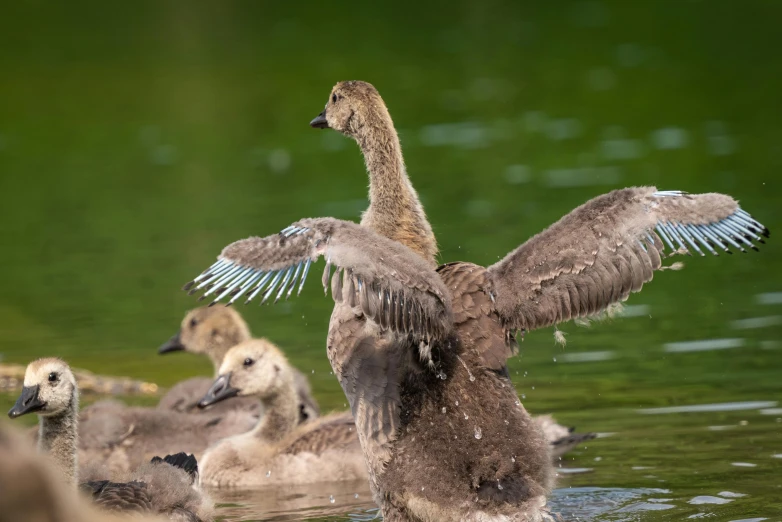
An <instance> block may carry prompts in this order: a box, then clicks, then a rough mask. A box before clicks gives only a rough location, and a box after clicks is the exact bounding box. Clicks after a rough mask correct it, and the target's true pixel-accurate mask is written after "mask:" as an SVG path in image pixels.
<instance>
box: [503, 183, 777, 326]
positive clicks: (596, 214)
mask: <svg viewBox="0 0 782 522" xmlns="http://www.w3.org/2000/svg"><path fill="white" fill-rule="evenodd" d="M768 235H769V232H768V230H767V229H766V228H765V227H764V226H763V225H761V224H760V223H758V222H757V221H755V220H754V219H753V218H752V217H751V216H750V215H749V214H747V213H746V212H745V211H743V210H742V209H741V208H739V206H738V203H737V202H736V201H735V200H734V199H733V198H731V197H730V196H725V195H723V194H687V193H686V192H676V191H666V192H658V191H657V189H656V188H654V187H638V188H627V189H622V190H615V191H613V192H610V193H608V194H604V195H602V196H598V197H596V198H594V199H592V200H591V201H588V202H587V203H585V204H584V205H581V206H580V207H578V208H577V209H575V210H574V211H572V212H571V213H570V214H568V215H566V216H565V217H563V218H562V219H560V220H559V221H558V222H557V223H555V224H553V225H552V226H550V227H549V228H547V229H546V230H544V231H543V232H541V233H540V234H538V235H536V236H534V237H532V238H531V239H530V240H528V241H527V242H526V243H524V244H523V245H521V246H520V247H519V248H517V249H516V250H514V251H513V252H511V253H510V254H508V255H507V256H506V257H505V258H504V259H503V260H501V261H499V262H498V263H496V264H494V265H492V266H491V267H489V272H490V274H491V278H492V280H493V283H494V292H495V295H494V298H495V299H496V303H495V307H496V310H497V312H498V313H499V314H500V316H501V317H502V318H503V320H504V321H505V323H506V325H507V326H508V327H509V328H517V329H524V330H532V329H534V328H541V327H544V326H549V325H552V324H556V323H559V322H562V321H567V320H569V319H571V318H575V317H583V316H588V315H592V314H595V313H597V312H600V311H602V310H603V309H605V308H606V307H607V306H608V305H610V304H612V303H615V302H617V301H623V300H625V299H626V298H627V296H628V295H629V294H630V292H637V291H639V290H640V289H641V287H642V286H643V284H644V283H645V282H647V281H650V280H651V279H652V272H653V271H654V270H658V269H660V268H661V264H662V257H663V256H664V255H665V248H666V246H667V247H668V249H669V251H670V253H669V254H668V255H670V254H673V253H691V252H697V253H698V254H700V255H705V251H708V252H711V253H712V254H714V255H717V253H718V251H719V250H724V251H725V252H728V253H730V250H729V249H730V247H733V248H735V249H738V250H741V251H742V252H746V248H752V249H754V250H757V248H756V247H755V245H754V243H753V241H757V242H760V243H763V242H764V241H763V237H762V236H765V237H768Z"/></svg>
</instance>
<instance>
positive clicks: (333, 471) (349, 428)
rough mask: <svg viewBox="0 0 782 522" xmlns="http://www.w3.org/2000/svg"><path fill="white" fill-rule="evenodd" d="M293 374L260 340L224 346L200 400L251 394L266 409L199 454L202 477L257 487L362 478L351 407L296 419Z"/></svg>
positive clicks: (204, 402)
mask: <svg viewBox="0 0 782 522" xmlns="http://www.w3.org/2000/svg"><path fill="white" fill-rule="evenodd" d="M294 380H295V375H294V373H293V370H292V367H291V365H290V364H289V363H288V361H287V359H286V358H285V356H284V355H283V354H282V352H281V351H280V350H279V349H278V348H277V347H276V346H274V345H273V344H271V343H270V342H268V341H266V340H264V339H253V340H250V341H245V342H243V343H240V344H238V345H236V346H234V347H233V348H231V349H230V350H229V351H228V353H227V354H226V355H225V358H224V360H223V364H222V365H221V366H220V375H219V377H218V378H217V380H215V382H214V384H213V385H212V387H211V388H210V389H209V391H208V392H207V393H206V395H205V396H204V398H203V399H202V400H201V401H200V402H199V406H202V407H206V406H209V405H211V404H214V403H216V402H219V401H222V400H225V399H228V398H231V397H255V398H256V400H258V399H260V401H261V402H262V403H263V409H264V412H265V413H264V415H263V417H262V418H261V420H260V421H259V422H258V424H257V426H255V428H254V429H253V430H252V431H250V432H248V433H244V434H241V435H234V436H233V437H229V438H226V439H224V440H221V441H220V442H218V443H216V444H214V445H213V446H211V447H210V448H209V449H208V450H207V451H206V452H205V453H204V456H203V457H202V459H201V483H202V484H208V485H210V486H218V487H226V486H231V487H250V486H252V487H262V486H267V485H268V486H279V485H280V484H309V483H316V482H334V481H338V480H339V481H343V480H360V479H363V480H366V479H367V478H368V475H367V468H366V464H365V463H364V457H363V455H362V453H361V447H360V446H359V443H358V438H357V436H356V429H355V424H354V422H353V418H352V416H351V414H350V412H344V413H336V414H331V415H327V416H325V417H321V418H319V419H317V420H314V421H311V422H307V423H305V424H299V423H298V397H297V394H296V391H295V388H294Z"/></svg>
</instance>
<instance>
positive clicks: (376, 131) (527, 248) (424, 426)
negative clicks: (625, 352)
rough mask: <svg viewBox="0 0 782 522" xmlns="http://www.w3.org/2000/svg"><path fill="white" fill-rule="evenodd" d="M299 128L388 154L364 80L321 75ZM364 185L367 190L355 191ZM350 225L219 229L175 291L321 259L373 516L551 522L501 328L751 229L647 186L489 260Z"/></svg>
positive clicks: (225, 287) (623, 289) (697, 199)
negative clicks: (216, 240) (434, 256)
mask: <svg viewBox="0 0 782 522" xmlns="http://www.w3.org/2000/svg"><path fill="white" fill-rule="evenodd" d="M311 124H312V125H313V126H315V127H324V128H325V127H329V128H332V129H335V130H338V131H339V132H342V133H343V134H345V135H346V136H348V137H351V138H353V139H355V140H356V141H357V142H358V143H359V145H360V146H361V147H362V151H363V152H364V153H365V155H366V154H367V152H371V151H370V150H369V149H377V150H378V153H379V154H384V155H386V156H397V155H398V156H399V157H401V151H400V150H398V148H399V147H398V140H396V141H395V140H394V139H393V135H394V134H395V131H394V129H393V125H392V123H391V120H390V117H387V110H385V105H384V103H383V101H382V99H381V98H380V95H379V94H378V92H377V90H376V89H375V88H374V87H373V86H372V85H370V84H368V83H366V82H341V83H339V84H337V86H336V87H335V88H334V89H333V90H332V92H331V95H330V96H329V101H328V102H327V104H326V108H325V110H324V111H323V112H322V113H321V114H320V115H319V116H318V117H316V118H315V119H314V120H313V121H312V122H311ZM384 162H385V160H384ZM398 170H399V169H397V172H398ZM386 176H387V178H388V179H378V180H373V179H372V177H373V173H372V172H370V184H372V183H375V181H377V183H378V184H380V185H382V184H383V183H385V182H388V183H390V184H391V186H394V187H397V188H398V187H400V186H402V187H404V185H405V183H400V182H399V180H398V179H394V178H393V176H394V174H393V173H390V174H387V175H386ZM403 181H404V180H403ZM380 185H379V186H380ZM391 192H393V189H392V190H391ZM383 193H384V192H383ZM381 196H382V193H381V191H378V192H377V193H376V192H375V191H373V190H372V189H370V198H374V197H381ZM399 201H400V200H399V199H398V198H394V197H390V198H387V199H385V200H384V202H385V203H384V204H386V205H394V204H395V202H396V203H398V202H399ZM373 204H374V201H370V208H372V206H373ZM399 210H400V209H399V208H395V207H390V208H389V210H388V212H389V214H391V213H393V212H395V211H399ZM378 211H379V209H378ZM384 219H390V218H389V216H384ZM363 221H364V220H363V218H362V222H363ZM362 224H363V225H364V226H362V225H359V224H356V223H353V222H350V221H343V220H339V219H335V218H328V217H326V218H308V219H302V220H299V221H297V222H295V223H293V224H292V225H290V226H289V227H286V228H285V229H283V230H282V231H280V232H279V233H277V234H273V235H270V236H266V237H263V238H261V237H251V238H248V239H244V240H240V241H236V242H234V243H232V244H230V245H228V246H227V247H225V248H224V249H223V251H222V253H221V254H220V256H219V257H218V260H217V262H215V263H214V264H212V265H211V266H210V267H209V268H207V269H206V270H205V271H204V272H203V273H202V274H201V275H199V276H198V277H196V278H195V279H194V280H193V281H191V282H189V283H188V284H186V285H185V288H184V289H185V290H187V291H191V292H197V291H199V290H203V291H204V295H205V296H208V295H213V294H214V295H215V298H214V301H213V302H218V301H221V300H223V299H226V298H227V299H228V302H229V304H230V303H233V302H235V301H236V300H237V299H238V298H240V297H241V296H243V295H245V294H246V295H247V298H246V300H247V301H251V300H252V299H254V298H255V297H256V296H259V295H261V298H260V300H261V302H265V301H267V300H269V299H270V298H271V297H272V295H274V301H275V302H276V301H278V300H279V299H280V298H281V297H282V296H283V295H284V296H286V298H287V297H289V296H290V295H291V293H292V291H293V289H294V287H295V286H298V288H299V289H301V288H302V286H303V284H304V281H305V280H306V277H307V275H308V273H309V269H310V268H311V265H312V262H314V261H317V260H318V259H319V258H320V257H321V256H323V257H325V258H326V270H324V273H323V278H322V281H323V285H324V289H327V288H328V284H329V280H330V282H331V293H332V297H333V299H334V301H335V307H334V311H333V312H332V316H331V321H330V324H329V331H328V334H327V338H326V348H327V355H328V357H329V361H330V363H331V366H332V368H333V370H334V374H335V375H336V376H337V379H338V380H339V382H340V384H341V385H342V389H343V391H344V392H345V395H346V397H347V398H348V402H349V403H350V407H351V410H352V412H353V417H354V419H355V422H356V429H357V431H358V437H359V441H360V443H361V448H362V451H363V453H364V456H365V459H366V462H367V467H368V469H369V477H370V486H371V488H372V491H373V494H374V497H375V501H376V502H377V503H378V504H379V505H380V506H381V508H382V512H383V518H384V520H386V522H401V521H419V522H420V521H424V520H466V521H489V520H492V521H494V520H496V521H500V520H502V521H507V522H530V521H539V520H550V519H552V515H551V514H550V512H549V511H548V510H547V509H546V507H545V505H546V497H547V495H548V493H549V491H550V489H551V487H552V486H553V482H554V470H553V466H552V463H551V449H550V446H549V444H548V443H547V441H546V440H545V437H544V435H543V433H542V431H541V429H540V427H539V426H537V425H536V424H535V422H534V421H533V420H532V419H531V417H530V415H529V414H528V413H527V411H526V409H525V408H524V407H523V406H522V404H521V403H520V401H519V398H518V396H517V394H516V392H515V390H514V389H513V386H512V384H511V382H510V379H509V375H508V370H507V365H506V363H507V359H508V358H509V357H511V356H512V355H513V354H515V353H516V352H517V344H516V336H517V334H518V332H521V333H522V334H524V333H525V332H529V331H531V330H535V329H538V328H542V327H545V326H552V325H555V324H558V323H560V322H563V321H568V320H571V319H573V318H578V317H587V316H592V315H594V314H597V313H600V312H601V311H603V310H605V309H606V308H607V307H609V306H610V305H612V304H613V303H616V302H619V301H623V300H625V299H627V297H628V296H629V295H630V293H631V292H637V291H639V290H640V289H641V287H642V286H643V284H644V283H647V282H649V281H650V280H651V279H652V277H653V272H654V271H655V270H660V269H661V268H664V267H663V264H662V260H663V256H666V254H667V253H666V252H665V251H666V244H667V246H668V248H669V249H670V253H671V254H677V253H682V252H689V251H690V248H691V249H692V251H694V252H697V253H703V251H702V250H701V248H703V249H706V250H708V251H709V252H711V253H713V254H716V253H717V249H721V250H725V251H729V250H730V248H731V247H733V248H735V249H739V250H742V251H745V247H750V246H751V247H752V248H756V246H755V244H754V243H753V241H757V242H762V241H763V237H762V236H765V237H768V230H767V229H766V228H765V227H764V226H763V225H762V224H760V223H759V222H757V221H756V220H755V219H754V218H752V217H751V216H750V215H749V214H748V213H746V212H745V211H744V210H742V209H741V208H740V207H739V206H738V203H737V202H736V201H735V200H734V199H733V198H731V197H729V196H726V195H723V194H687V193H684V192H680V191H659V190H657V189H656V188H655V187H634V188H627V189H622V190H615V191H613V192H610V193H608V194H605V195H602V196H598V197H596V198H594V199H592V200H590V201H588V202H586V203H585V204H583V205H582V206H580V207H578V208H576V209H575V210H573V211H572V212H570V213H569V214H567V215H566V216H565V217H563V218H562V219H561V220H560V221H558V222H557V223H555V224H554V225H552V226H551V227H549V228H548V229H546V230H544V231H543V232H541V233H539V234H538V235H536V236H534V237H532V238H531V239H530V240H528V241H527V242H526V243H523V244H522V245H521V246H519V247H518V248H516V249H515V250H513V251H511V252H510V253H509V254H508V255H507V256H506V257H505V258H504V259H502V260H500V261H499V262H497V263H495V264H493V265H491V266H489V267H482V266H479V265H476V264H473V263H468V262H453V263H448V264H445V265H441V266H440V267H438V268H437V269H433V268H432V265H433V263H432V262H431V259H427V258H426V256H423V255H422V254H421V252H418V251H415V250H414V249H411V247H408V246H407V245H405V244H403V243H402V242H400V241H398V240H395V239H392V238H389V237H386V236H385V235H384V234H381V233H378V232H377V229H376V227H378V228H379V226H378V225H374V224H372V226H367V225H370V224H371V223H362ZM663 241H665V243H663ZM674 241H675V242H676V245H675V246H674V244H673V242H674ZM419 243H420V242H419ZM685 243H686V244H685ZM419 246H420V245H419ZM332 266H334V267H335V268H336V271H335V273H334V275H333V277H332V276H331V267H332ZM486 405H492V407H491V408H490V409H489V408H487V407H486ZM433 476H436V477H437V478H438V480H434V481H433V480H432V477H433Z"/></svg>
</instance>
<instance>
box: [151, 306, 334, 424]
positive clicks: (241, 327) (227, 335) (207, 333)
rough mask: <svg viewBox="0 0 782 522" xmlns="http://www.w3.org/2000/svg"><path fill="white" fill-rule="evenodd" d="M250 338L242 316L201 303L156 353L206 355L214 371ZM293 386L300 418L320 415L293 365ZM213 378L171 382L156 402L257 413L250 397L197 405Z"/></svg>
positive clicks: (209, 410)
mask: <svg viewBox="0 0 782 522" xmlns="http://www.w3.org/2000/svg"><path fill="white" fill-rule="evenodd" d="M250 339H252V335H251V334H250V328H249V327H248V326H247V323H246V322H245V321H244V319H243V318H242V316H241V315H240V314H239V312H237V311H236V310H234V309H233V308H229V307H226V306H222V305H219V306H213V307H206V306H204V307H201V308H196V309H193V310H190V311H189V312H187V314H185V317H184V319H182V324H181V327H180V329H179V331H178V332H177V333H176V335H174V336H173V337H172V338H171V339H169V340H168V341H167V342H166V343H164V344H163V345H162V346H161V347H160V349H159V350H158V351H159V352H160V353H170V352H175V351H185V352H189V353H195V354H200V355H206V356H207V357H209V360H210V361H212V366H213V368H214V375H215V376H217V372H218V371H219V369H220V365H221V364H222V363H223V357H225V354H226V352H228V350H229V349H230V348H231V347H232V346H236V345H237V344H239V343H241V342H244V341H247V340H250ZM293 372H294V375H295V380H296V389H297V392H298V394H299V400H300V404H299V412H300V415H299V419H300V422H305V421H307V420H312V419H315V418H317V417H318V415H320V407H319V406H318V403H317V401H316V400H315V398H314V397H313V396H312V389H311V388H310V384H309V381H308V380H307V378H306V377H305V376H304V375H303V374H302V373H301V372H300V371H299V370H297V369H296V368H293ZM213 380H214V379H207V378H202V377H193V378H191V379H187V380H184V381H182V382H179V383H177V384H176V385H174V386H173V387H172V388H171V389H170V390H169V391H168V392H167V393H166V394H165V395H164V396H163V397H161V399H160V402H159V403H158V408H159V409H163V410H174V411H182V412H187V413H206V414H215V413H226V412H228V411H231V410H240V411H245V412H249V413H251V414H253V415H255V416H259V415H261V413H262V412H261V411H260V404H259V403H258V401H256V400H254V399H249V398H245V399H236V400H233V401H224V402H219V403H217V404H214V405H213V406H210V407H208V408H198V401H199V400H201V397H203V396H204V394H205V393H206V392H207V390H209V388H210V387H211V386H212V381H213Z"/></svg>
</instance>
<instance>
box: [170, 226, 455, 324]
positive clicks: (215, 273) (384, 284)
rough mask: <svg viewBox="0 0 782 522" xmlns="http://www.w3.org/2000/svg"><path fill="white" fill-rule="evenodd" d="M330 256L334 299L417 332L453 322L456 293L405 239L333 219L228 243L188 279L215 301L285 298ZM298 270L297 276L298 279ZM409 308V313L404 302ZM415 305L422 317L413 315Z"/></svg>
mask: <svg viewBox="0 0 782 522" xmlns="http://www.w3.org/2000/svg"><path fill="white" fill-rule="evenodd" d="M321 256H325V257H326V260H327V261H326V268H325V270H324V273H323V286H324V290H326V289H327V288H328V284H327V283H328V280H329V275H330V273H331V272H330V271H331V265H332V264H333V265H335V267H336V271H335V272H334V275H333V276H332V277H331V294H332V297H333V299H334V301H336V302H345V303H346V304H347V305H349V306H350V307H360V308H361V310H362V311H363V312H364V314H365V315H366V316H367V317H368V318H369V319H370V320H372V321H374V322H375V323H378V324H379V325H380V326H381V328H382V329H389V330H392V331H395V332H398V333H402V334H408V333H409V334H413V336H414V337H415V336H417V337H418V338H426V337H427V336H428V337H437V338H442V337H445V336H447V335H448V334H449V332H450V331H451V329H452V319H451V298H450V294H449V292H448V291H447V289H446V287H445V285H444V284H443V282H442V281H441V279H440V277H439V276H438V275H437V273H436V272H434V271H433V270H432V269H431V268H430V267H429V266H428V265H427V264H426V262H424V261H423V260H422V259H421V258H420V256H418V255H417V254H415V253H414V252H412V251H411V250H409V249H408V248H407V247H406V246H404V245H402V244H401V243H398V242H396V241H392V240H390V239H387V238H385V237H382V236H380V235H378V234H376V233H374V232H373V231H372V230H370V229H368V228H366V227H362V226H360V225H357V224H356V223H352V222H350V221H342V220H338V219H333V218H315V219H303V220H301V221H298V222H296V223H294V224H293V225H291V226H289V227H287V228H285V229H284V230H283V231H282V232H280V233H279V234H275V235H272V236H267V237H263V238H261V237H251V238H248V239H243V240H241V241H236V242H235V243H232V244H230V245H228V246H227V247H225V249H223V252H222V253H221V254H220V257H219V258H218V260H217V262H216V263H214V264H213V265H212V266H211V267H209V268H208V269H207V270H205V271H204V272H203V273H202V274H201V275H199V276H198V277H196V278H195V279H194V280H193V281H191V282H190V283H188V284H187V285H185V290H189V291H190V292H191V293H195V292H198V291H202V292H203V296H202V299H203V298H204V297H209V296H214V298H213V300H212V302H211V303H210V304H215V303H217V302H219V301H221V300H223V299H226V298H227V299H228V304H229V305H230V304H232V303H234V302H235V301H236V300H237V299H238V298H239V297H241V296H243V295H245V294H246V295H247V296H248V297H247V300H246V301H245V302H246V303H247V302H250V301H252V300H253V299H254V298H255V297H257V296H261V302H262V303H263V302H265V301H267V300H269V299H271V298H272V296H274V302H277V301H278V300H280V299H281V298H282V297H283V296H284V297H285V298H286V299H287V298H288V297H289V296H290V295H291V294H292V292H293V288H294V286H296V283H297V280H299V289H298V291H299V292H301V289H302V287H303V286H304V281H305V280H306V279H307V275H308V273H309V268H310V264H311V263H312V262H314V261H316V260H317V259H318V258H319V257H321ZM299 277H300V279H299ZM406 308H409V311H408V312H407V313H406V312H405V309H406ZM412 310H415V313H417V314H419V315H420V320H417V321H416V320H412V319H411V317H410V315H412V314H411V312H410V311H412Z"/></svg>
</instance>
